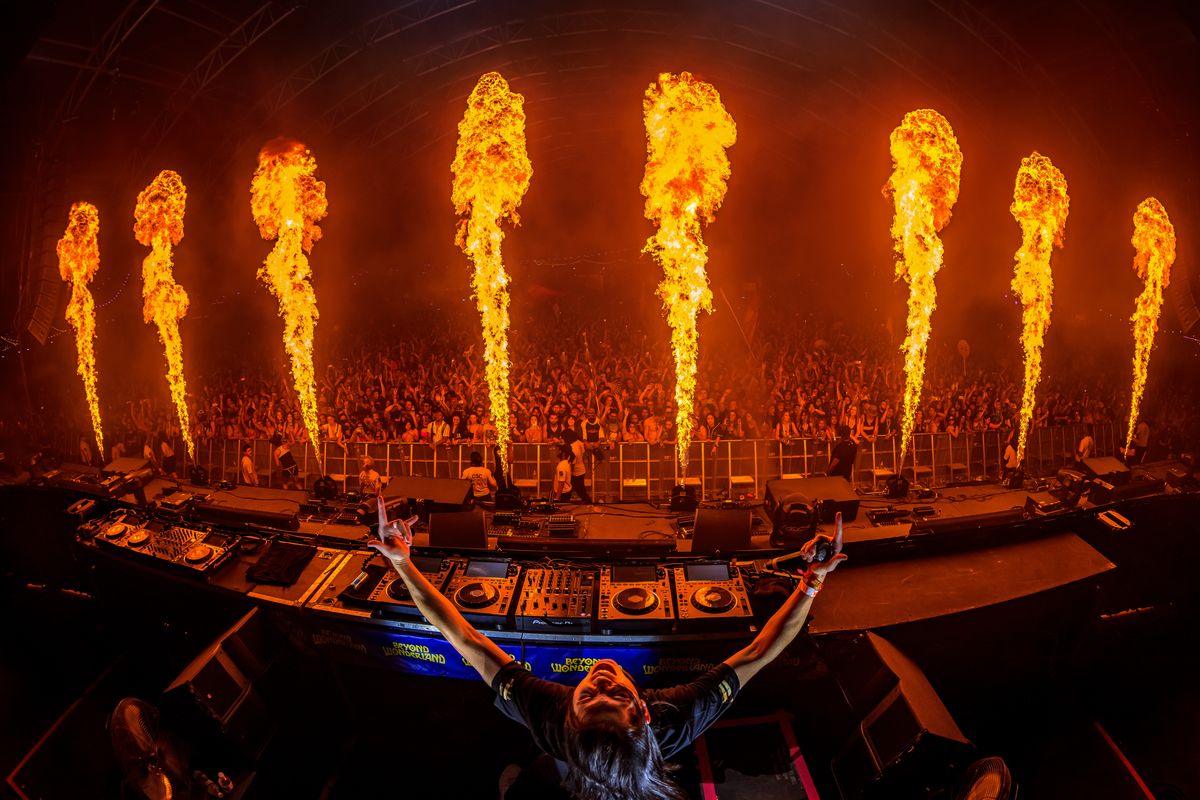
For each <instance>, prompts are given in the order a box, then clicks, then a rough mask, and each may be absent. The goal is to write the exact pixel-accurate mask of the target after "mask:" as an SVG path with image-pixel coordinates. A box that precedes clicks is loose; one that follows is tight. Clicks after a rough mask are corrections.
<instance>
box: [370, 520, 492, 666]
mask: <svg viewBox="0 0 1200 800" xmlns="http://www.w3.org/2000/svg"><path fill="white" fill-rule="evenodd" d="M378 506H379V538H378V539H372V540H371V541H370V542H368V545H369V546H370V547H373V548H375V549H376V550H378V551H379V552H380V553H382V554H383V556H384V557H385V558H387V560H388V561H390V562H391V564H392V566H393V567H394V568H395V570H396V572H397V573H399V575H400V579H401V580H403V581H404V585H405V586H406V587H407V588H408V593H409V595H411V596H412V599H413V602H414V603H416V604H417V608H418V609H419V610H420V611H421V613H422V614H424V615H425V619H427V620H429V623H430V624H431V625H433V626H434V627H435V628H437V629H438V630H439V631H441V632H442V635H443V636H445V637H446V641H447V642H449V643H450V644H451V646H452V647H454V649H455V650H457V651H458V654H459V655H461V656H462V657H463V658H465V659H466V660H467V663H468V664H470V665H471V666H472V667H474V668H475V671H476V672H478V673H479V677H481V678H483V679H484V680H485V681H487V682H488V683H489V684H491V682H492V679H493V678H495V677H496V673H497V672H499V671H500V667H502V666H504V665H505V664H506V663H508V662H509V661H511V660H512V658H511V657H510V656H508V655H507V654H505V652H504V651H503V650H501V649H500V648H499V646H497V645H496V644H495V643H494V642H493V641H492V640H491V639H489V638H487V637H486V636H484V635H483V634H481V633H480V632H479V631H477V630H475V628H474V627H473V626H472V625H471V623H469V622H467V621H466V620H465V619H464V618H463V615H462V614H460V613H459V612H458V609H457V608H455V607H454V604H453V603H451V602H450V601H449V600H447V599H446V597H445V595H443V594H442V593H441V592H439V591H438V590H437V587H435V586H434V585H433V584H432V583H430V582H429V579H428V578H426V577H425V576H424V575H422V574H421V571H420V570H419V569H417V568H416V566H414V565H413V563H412V561H411V560H410V558H409V548H410V546H411V544H412V531H411V530H409V527H408V525H409V523H407V522H404V521H403V520H395V521H393V522H388V519H387V509H386V507H385V505H384V500H383V498H382V497H379V498H378Z"/></svg>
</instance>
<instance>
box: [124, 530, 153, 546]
mask: <svg viewBox="0 0 1200 800" xmlns="http://www.w3.org/2000/svg"><path fill="white" fill-rule="evenodd" d="M148 541H150V534H149V533H148V532H147V531H134V532H133V533H131V534H129V538H128V539H126V540H125V543H126V544H128V545H129V546H130V547H141V546H142V545H144V544H145V543H146V542H148Z"/></svg>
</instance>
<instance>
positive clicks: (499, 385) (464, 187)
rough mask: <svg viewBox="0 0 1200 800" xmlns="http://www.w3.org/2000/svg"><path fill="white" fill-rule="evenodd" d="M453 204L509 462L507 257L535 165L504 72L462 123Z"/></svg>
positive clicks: (521, 109) (521, 103)
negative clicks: (470, 267)
mask: <svg viewBox="0 0 1200 800" xmlns="http://www.w3.org/2000/svg"><path fill="white" fill-rule="evenodd" d="M450 170H451V172H452V173H453V174H454V181H453V183H452V185H451V191H450V199H451V201H452V202H453V203H454V211H455V213H457V214H458V215H459V216H460V217H461V219H460V220H459V223H458V235H457V238H456V244H457V245H458V246H459V247H460V248H462V251H463V252H464V253H466V254H467V258H469V259H470V260H471V263H472V264H474V265H475V274H474V276H473V277H472V280H471V287H472V289H473V290H474V294H475V306H476V307H477V308H478V309H479V318H480V322H481V324H482V327H483V358H484V374H485V376H486V378H487V384H488V399H489V401H490V405H491V411H492V420H493V422H494V423H495V425H496V451H497V453H498V457H499V459H500V461H501V464H503V463H505V462H506V461H507V460H508V447H509V442H510V441H511V436H512V434H511V432H510V422H509V414H508V404H509V384H508V368H509V362H508V280H509V279H508V273H507V272H506V271H505V270H504V261H503V259H502V258H501V255H500V244H501V243H502V242H503V241H504V231H503V229H502V228H501V227H500V223H501V222H502V221H503V220H504V219H505V218H509V219H511V220H512V222H513V224H514V225H519V224H520V222H521V218H520V216H519V215H518V214H517V206H519V205H521V199H522V198H523V197H524V196H525V192H526V191H527V190H528V189H529V180H530V178H531V177H532V176H533V165H532V164H531V163H530V162H529V155H528V154H527V153H526V150H525V98H524V97H522V96H521V95H519V94H516V93H515V92H513V91H511V90H510V89H509V88H508V82H507V81H505V80H504V78H503V76H501V75H500V73H498V72H488V73H486V74H485V75H483V76H482V77H480V79H479V82H478V83H476V84H475V89H474V90H473V91H472V92H471V96H470V97H469V98H467V110H466V113H465V114H463V118H462V121H461V122H459V123H458V149H457V151H456V152H455V154H454V163H453V164H451V166H450Z"/></svg>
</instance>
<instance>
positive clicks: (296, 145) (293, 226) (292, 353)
mask: <svg viewBox="0 0 1200 800" xmlns="http://www.w3.org/2000/svg"><path fill="white" fill-rule="evenodd" d="M316 172H317V160H316V159H315V158H314V157H313V154H312V153H311V152H310V151H309V149H308V148H307V147H305V146H304V145H303V144H301V143H300V142H295V141H291V140H289V139H284V138H278V139H273V140H271V141H270V142H267V143H266V144H265V145H263V148H262V150H261V151H260V152H259V154H258V169H256V170H255V171H254V178H253V180H251V182H250V210H251V211H252V212H253V214H254V222H255V223H256V224H257V225H258V232H259V234H261V235H262V237H263V238H264V239H267V240H270V239H275V247H274V248H272V249H271V253H270V255H268V256H267V259H266V261H264V262H263V264H262V266H261V267H259V269H258V277H259V279H260V280H262V281H263V283H265V284H266V285H267V288H269V289H270V290H271V293H272V294H274V295H275V297H276V299H277V300H278V301H279V315H280V316H281V317H283V347H284V349H285V350H286V351H287V354H288V358H289V360H290V361H291V365H292V380H293V381H294V383H295V387H296V397H297V399H298V401H299V403H300V416H301V417H302V418H303V420H304V427H305V428H306V429H307V430H308V437H309V441H310V442H311V443H312V447H313V453H314V456H315V458H317V459H318V461H320V459H321V448H320V442H319V439H320V426H319V423H318V422H317V385H316V377H315V375H314V373H313V337H314V335H315V332H316V327H317V317H318V316H319V315H318V313H317V295H316V292H314V291H313V287H312V283H310V279H311V278H312V267H311V265H310V264H309V263H308V255H307V254H308V253H311V252H312V246H313V242H316V241H318V240H319V239H320V238H321V228H320V226H319V225H317V222H318V221H319V220H321V219H323V218H324V217H325V216H326V214H328V211H329V203H328V201H327V200H326V199H325V182H324V181H319V180H317V178H316Z"/></svg>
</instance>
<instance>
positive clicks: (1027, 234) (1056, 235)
mask: <svg viewBox="0 0 1200 800" xmlns="http://www.w3.org/2000/svg"><path fill="white" fill-rule="evenodd" d="M1070 203H1071V198H1070V197H1068V196H1067V179H1066V178H1064V177H1063V174H1062V173H1061V172H1059V170H1058V168H1057V167H1055V166H1054V164H1052V163H1051V162H1050V159H1048V158H1046V157H1045V156H1043V155H1041V154H1040V153H1038V152H1037V151H1036V150H1035V151H1034V152H1033V154H1032V155H1030V156H1029V157H1028V158H1023V159H1021V168H1020V169H1018V170H1017V181H1016V185H1015V186H1014V187H1013V202H1012V205H1011V206H1010V207H1009V211H1011V212H1012V215H1013V219H1015V220H1016V221H1017V224H1018V225H1020V226H1021V248H1020V249H1019V250H1017V254H1016V266H1015V268H1014V270H1013V273H1014V274H1013V280H1012V289H1013V291H1014V292H1016V295H1017V297H1018V298H1019V299H1020V301H1021V306H1022V308H1023V311H1022V314H1021V322H1022V331H1021V346H1022V348H1023V349H1024V350H1025V392H1024V395H1023V397H1022V399H1021V427H1020V435H1019V436H1018V437H1017V458H1018V459H1024V458H1025V444H1026V441H1027V439H1028V436H1029V421H1030V420H1031V419H1033V403H1034V398H1035V395H1036V392H1037V386H1038V382H1039V381H1040V380H1041V378H1042V345H1043V344H1044V343H1045V338H1046V329H1047V328H1048V327H1050V309H1051V308H1052V306H1053V303H1052V302H1051V298H1052V295H1053V293H1054V277H1053V275H1052V273H1051V271H1050V255H1051V254H1052V253H1053V251H1054V248H1055V247H1062V246H1063V235H1064V234H1065V233H1066V229H1067V212H1068V211H1069V208H1070Z"/></svg>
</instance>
